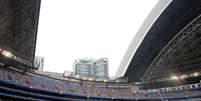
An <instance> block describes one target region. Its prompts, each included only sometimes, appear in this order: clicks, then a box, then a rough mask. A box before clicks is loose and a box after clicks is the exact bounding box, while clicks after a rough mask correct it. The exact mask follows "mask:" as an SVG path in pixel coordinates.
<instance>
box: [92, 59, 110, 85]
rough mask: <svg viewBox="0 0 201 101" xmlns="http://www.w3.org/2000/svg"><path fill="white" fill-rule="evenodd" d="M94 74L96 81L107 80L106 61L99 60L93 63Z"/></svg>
mask: <svg viewBox="0 0 201 101" xmlns="http://www.w3.org/2000/svg"><path fill="white" fill-rule="evenodd" d="M94 74H95V79H96V80H97V81H104V80H108V79H109V76H108V59H107V58H101V59H98V60H96V61H95V62H94Z"/></svg>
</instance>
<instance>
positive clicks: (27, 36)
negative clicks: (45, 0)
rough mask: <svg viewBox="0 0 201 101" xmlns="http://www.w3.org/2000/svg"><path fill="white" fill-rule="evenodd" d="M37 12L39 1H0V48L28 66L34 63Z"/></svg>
mask: <svg viewBox="0 0 201 101" xmlns="http://www.w3.org/2000/svg"><path fill="white" fill-rule="evenodd" d="M39 11H40V0H0V40H1V41H0V48H1V49H3V50H5V51H6V53H9V54H12V55H13V56H16V57H18V60H19V59H21V61H23V62H26V63H27V64H29V65H33V62H34V56H35V47H36V36H37V28H38V18H39ZM13 58H14V57H13Z"/></svg>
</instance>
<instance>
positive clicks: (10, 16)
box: [0, 0, 201, 101]
mask: <svg viewBox="0 0 201 101" xmlns="http://www.w3.org/2000/svg"><path fill="white" fill-rule="evenodd" d="M39 9H40V0H0V16H1V17H0V28H1V30H0V39H1V41H0V46H1V48H0V57H1V58H0V100H2V101H7V100H11V101H12V100H14V101H20V100H30V101H40V100H42V101H112V100H114V101H135V100H137V101H139V100H141V101H146V100H147V101H169V100H173V101H179V100H182V101H186V100H197V101H200V100H201V83H200V77H201V67H200V56H201V54H200V50H201V48H200V46H201V31H200V29H201V1H200V0H160V1H159V2H158V4H156V6H155V7H154V8H153V10H152V11H151V13H150V14H149V16H148V17H147V19H146V20H145V21H144V23H143V24H142V26H141V27H140V29H139V31H138V32H137V34H136V36H135V37H134V39H133V41H132V42H131V44H130V47H129V48H128V51H127V52H126V54H125V57H124V58H123V59H122V63H121V65H120V67H119V70H118V71H117V75H116V76H117V77H118V78H117V79H116V81H118V80H121V79H125V78H126V79H127V80H126V82H116V81H115V80H114V81H107V82H100V81H99V82H98V81H93V80H83V79H78V78H74V77H70V76H69V77H68V76H64V77H61V76H60V77H59V78H58V77H55V76H52V75H48V74H47V73H41V72H34V71H27V72H25V71H23V68H29V67H30V66H32V63H33V60H34V54H35V43H36V36H37V33H36V32H37V26H38V25H37V24H38V18H39V16H38V15H39ZM13 62H15V64H13ZM20 63H21V64H26V63H27V64H28V65H25V66H24V67H21V68H18V67H20V66H21V65H18V64H20ZM16 67H17V68H16ZM55 68H57V67H55Z"/></svg>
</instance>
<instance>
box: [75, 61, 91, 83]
mask: <svg viewBox="0 0 201 101" xmlns="http://www.w3.org/2000/svg"><path fill="white" fill-rule="evenodd" d="M93 65H94V62H93V60H92V59H88V58H87V59H78V60H75V62H74V76H75V77H77V78H82V79H89V78H91V79H92V78H94V66H93Z"/></svg>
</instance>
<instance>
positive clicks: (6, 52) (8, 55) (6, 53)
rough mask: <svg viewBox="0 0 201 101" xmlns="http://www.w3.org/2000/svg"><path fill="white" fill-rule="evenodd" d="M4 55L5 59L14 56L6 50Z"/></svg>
mask: <svg viewBox="0 0 201 101" xmlns="http://www.w3.org/2000/svg"><path fill="white" fill-rule="evenodd" d="M2 54H3V55H4V56H5V57H9V58H10V57H12V56H13V54H12V53H10V52H8V51H5V50H4V51H3V52H2Z"/></svg>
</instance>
